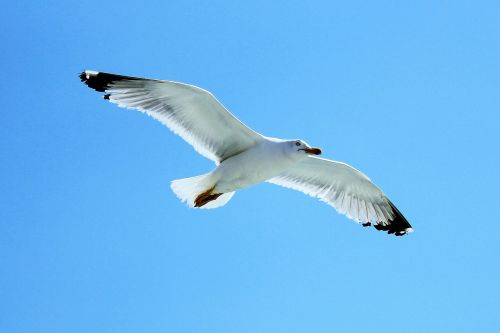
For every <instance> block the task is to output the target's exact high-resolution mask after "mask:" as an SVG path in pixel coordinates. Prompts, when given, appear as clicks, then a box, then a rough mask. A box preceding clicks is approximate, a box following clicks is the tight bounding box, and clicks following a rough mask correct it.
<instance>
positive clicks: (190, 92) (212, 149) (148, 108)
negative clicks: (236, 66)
mask: <svg viewBox="0 0 500 333" xmlns="http://www.w3.org/2000/svg"><path fill="white" fill-rule="evenodd" d="M80 79H81V80H82V81H83V82H84V83H85V84H86V85H87V86H89V87H90V88H92V89H95V90H97V91H100V92H105V93H106V94H105V95H104V98H105V99H107V100H109V101H110V102H112V103H115V104H117V105H118V106H121V107H125V108H132V109H136V110H139V111H142V112H144V113H146V114H148V115H150V116H151V117H153V118H155V119H157V120H159V121H160V122H161V123H163V124H164V125H166V126H167V127H168V128H170V129H171V130H172V131H173V132H174V133H176V134H178V135H179V136H180V137H182V138H183V139H184V140H186V141H187V142H188V143H189V144H191V145H192V146H193V147H194V149H195V150H196V151H197V152H198V153H200V154H201V155H203V156H205V157H207V158H209V159H211V160H212V161H214V162H216V163H220V162H222V161H223V160H225V159H227V158H229V157H231V156H233V155H236V154H239V153H241V152H242V151H244V150H247V149H248V148H250V147H252V146H254V145H255V144H256V143H258V142H259V141H261V140H263V137H262V136H261V135H260V134H258V133H256V132H254V131H253V130H251V129H250V128H248V127H247V126H245V125H244V124H243V123H242V122H241V121H239V120H238V119H237V118H236V117H235V116H233V115H232V114H231V113H230V112H229V111H228V110H227V109H226V108H224V106H223V105H222V104H221V103H220V102H219V101H218V100H217V99H216V98H215V97H214V96H213V95H212V94H211V93H209V92H208V91H206V90H203V89H201V88H198V87H195V86H191V85H188V84H183V83H178V82H173V81H160V80H152V79H143V78H136V77H129V76H122V75H115V74H110V73H103V72H94V71H89V70H87V71H85V72H83V73H81V74H80Z"/></svg>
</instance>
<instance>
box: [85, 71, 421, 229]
mask: <svg viewBox="0 0 500 333" xmlns="http://www.w3.org/2000/svg"><path fill="white" fill-rule="evenodd" d="M79 76H80V80H81V81H82V82H83V83H85V84H86V85H87V86H88V87H90V88H92V89H94V90H96V91H99V92H102V93H104V95H103V97H104V99H106V100H108V101H110V102H111V103H114V104H116V105H118V106H120V107H123V108H129V109H135V110H138V111H141V112H143V113H145V114H147V115H149V116H151V117H153V118H154V119H156V120H158V121H160V122H161V123H162V124H164V125H165V126H167V127H168V128H169V129H170V130H172V131H173V132H174V133H175V134H177V135H179V136H180V137H181V138H183V139H184V140H185V141H187V142H188V143H189V144H190V145H192V146H193V148H194V149H195V150H196V151H197V152H198V153H199V154H201V155H203V156H205V157H206V158H208V159H210V160H212V161H214V162H215V165H216V167H215V169H214V170H212V171H211V172H209V173H207V174H204V175H201V176H196V177H191V178H184V179H178V180H174V181H172V182H171V188H172V190H173V192H174V193H175V195H176V196H177V197H178V198H179V199H180V200H181V201H182V202H185V203H186V204H187V205H188V206H189V207H192V208H217V207H221V206H224V205H225V204H226V203H227V202H228V201H229V200H230V199H231V198H232V197H233V195H234V193H235V191H237V190H240V189H243V188H246V187H249V186H251V185H254V184H257V183H260V182H269V183H272V184H276V185H280V186H283V187H285V188H290V189H293V190H297V191H300V192H303V193H305V194H307V195H309V196H311V197H315V198H318V199H320V200H321V201H323V202H325V203H327V204H328V205H331V206H333V207H334V208H335V209H336V210H337V211H338V212H339V213H341V214H344V215H346V216H347V217H348V218H350V219H352V220H354V221H355V222H357V223H358V224H361V225H362V226H364V227H369V226H373V227H374V228H375V229H377V230H381V231H385V232H387V233H388V234H394V235H396V236H403V235H405V234H407V233H409V232H412V231H413V229H412V227H411V225H410V223H408V221H407V220H406V218H405V217H404V216H403V215H402V214H401V212H400V211H399V210H398V209H397V208H396V207H395V206H394V204H393V203H392V202H391V201H390V200H389V199H388V198H387V196H386V195H385V194H384V193H383V192H382V191H381V190H380V189H379V188H378V187H377V186H376V185H375V184H374V183H373V182H372V181H371V180H370V179H369V178H368V177H367V176H365V175H364V174H363V173H361V172H360V171H358V170H356V169H355V168H353V167H351V166H350V165H347V164H345V163H342V162H337V161H332V160H328V159H324V158H319V157H317V156H318V155H321V149H319V148H314V147H311V146H310V145H309V144H307V143H306V142H305V141H303V140H299V139H294V140H284V139H277V138H272V137H267V136H264V135H261V134H259V133H257V132H255V131H254V130H252V129H251V128H249V127H247V126H246V125H245V124H243V123H242V122H241V121H240V120H239V119H238V118H236V117H235V116H234V115H233V114H232V113H230V112H229V111H228V110H227V109H226V108H225V107H224V106H223V105H222V104H221V103H220V102H219V101H218V100H217V99H216V98H215V97H214V95H212V94H211V93H210V92H208V91H206V90H204V89H202V88H199V87H196V86H193V85H189V84H185V83H179V82H174V81H165V80H155V79H146V78H138V77H130V76H124V75H117V74H111V73H104V72H96V71H91V70H86V71H84V72H82V73H81V74H80V75H79Z"/></svg>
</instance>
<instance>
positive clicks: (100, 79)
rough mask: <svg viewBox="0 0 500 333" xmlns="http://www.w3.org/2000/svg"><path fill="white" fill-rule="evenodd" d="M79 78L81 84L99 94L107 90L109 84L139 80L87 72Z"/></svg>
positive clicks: (82, 73)
mask: <svg viewBox="0 0 500 333" xmlns="http://www.w3.org/2000/svg"><path fill="white" fill-rule="evenodd" d="M79 77H80V80H81V81H82V82H83V83H85V84H86V85H87V86H88V87H89V88H92V89H94V90H96V91H100V92H105V91H106V90H107V89H108V88H109V86H110V84H111V83H114V82H118V81H121V80H127V81H133V80H139V78H136V77H131V76H124V75H117V74H111V73H104V72H95V71H89V70H87V71H84V72H81V73H80V75H79Z"/></svg>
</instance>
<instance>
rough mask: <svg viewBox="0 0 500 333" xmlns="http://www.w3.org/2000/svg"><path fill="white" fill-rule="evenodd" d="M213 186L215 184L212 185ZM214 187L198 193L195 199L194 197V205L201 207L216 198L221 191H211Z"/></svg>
mask: <svg viewBox="0 0 500 333" xmlns="http://www.w3.org/2000/svg"><path fill="white" fill-rule="evenodd" d="M214 187H215V186H214ZM214 187H212V188H210V189H208V190H207V191H205V192H203V193H200V194H199V195H198V196H197V197H196V199H194V206H195V207H202V206H204V205H206V204H207V203H209V202H210V201H214V200H216V199H217V198H218V197H220V196H221V195H222V194H223V193H212V191H213V190H214Z"/></svg>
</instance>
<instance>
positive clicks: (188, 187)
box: [170, 173, 234, 209]
mask: <svg viewBox="0 0 500 333" xmlns="http://www.w3.org/2000/svg"><path fill="white" fill-rule="evenodd" d="M214 185H215V180H214V179H213V176H212V174H211V173H207V174H205V175H201V176H196V177H191V178H183V179H177V180H173V181H172V183H171V184H170V187H171V188H172V191H174V193H175V195H176V196H177V197H178V198H179V199H180V200H181V201H182V202H185V203H186V204H187V205H188V206H189V207H191V208H194V200H195V199H196V197H197V196H198V195H199V194H200V193H203V192H205V191H207V190H208V189H210V188H212V187H214ZM233 195H234V192H229V193H224V194H222V195H221V196H220V197H218V198H217V199H216V200H213V201H210V202H208V203H207V204H205V205H204V206H202V207H200V208H206V209H210V208H217V207H221V206H224V205H225V204H226V203H227V202H228V201H229V200H230V199H231V197H232V196H233Z"/></svg>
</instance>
